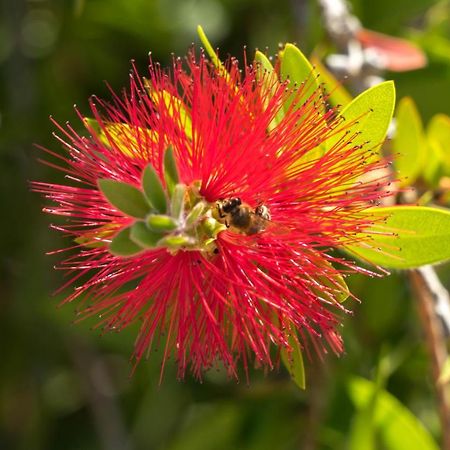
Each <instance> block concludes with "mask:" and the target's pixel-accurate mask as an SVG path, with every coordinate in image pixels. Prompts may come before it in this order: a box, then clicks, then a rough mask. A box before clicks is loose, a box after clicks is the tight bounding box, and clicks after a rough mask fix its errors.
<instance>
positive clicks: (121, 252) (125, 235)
mask: <svg viewBox="0 0 450 450" xmlns="http://www.w3.org/2000/svg"><path fill="white" fill-rule="evenodd" d="M130 231H131V229H130V227H127V228H124V229H123V230H121V231H119V233H117V234H116V235H115V236H114V238H113V240H112V241H111V244H109V251H110V253H112V254H113V255H116V256H133V255H135V254H137V253H139V252H141V251H142V248H141V247H140V246H139V245H137V244H136V243H135V242H133V241H132V240H131V239H130Z"/></svg>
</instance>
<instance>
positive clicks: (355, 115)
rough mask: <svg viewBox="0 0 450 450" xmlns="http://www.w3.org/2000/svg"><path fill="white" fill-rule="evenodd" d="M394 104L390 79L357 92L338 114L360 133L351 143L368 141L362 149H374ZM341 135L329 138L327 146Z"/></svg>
mask: <svg viewBox="0 0 450 450" xmlns="http://www.w3.org/2000/svg"><path fill="white" fill-rule="evenodd" d="M394 105H395V87H394V83H393V82H392V81H385V82H383V83H380V84H377V85H376V86H373V87H371V88H370V89H367V90H366V91H364V92H362V93H361V94H359V95H358V96H357V97H356V98H355V99H354V100H352V102H351V103H349V104H348V105H347V106H346V107H345V108H344V109H343V110H342V111H341V113H340V114H339V116H340V117H343V118H344V119H345V122H347V123H352V122H355V121H357V122H358V123H357V124H355V125H354V127H353V128H354V130H355V131H360V132H361V134H359V135H358V136H356V137H355V138H354V139H353V140H352V143H353V144H354V145H362V144H364V143H365V142H367V141H368V142H369V144H367V145H366V146H365V147H364V150H367V149H375V148H377V147H380V146H381V144H383V142H384V140H385V138H386V133H387V130H388V127H389V124H390V123H391V120H392V115H393V113H394ZM340 137H341V136H333V137H331V138H330V140H329V141H330V143H328V142H327V144H328V147H331V146H332V144H333V143H334V142H336V140H338V139H339V138H340Z"/></svg>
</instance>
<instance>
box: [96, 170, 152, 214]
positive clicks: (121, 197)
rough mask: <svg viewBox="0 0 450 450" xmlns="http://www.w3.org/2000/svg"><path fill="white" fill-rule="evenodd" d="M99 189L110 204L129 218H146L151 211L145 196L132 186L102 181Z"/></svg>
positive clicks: (106, 180) (108, 180)
mask: <svg viewBox="0 0 450 450" xmlns="http://www.w3.org/2000/svg"><path fill="white" fill-rule="evenodd" d="M98 187H99V189H100V191H101V192H102V194H103V195H104V196H105V197H106V199H107V200H108V202H109V203H111V205H113V206H114V207H115V208H117V209H118V210H119V211H121V212H123V213H124V214H126V215H127V216H131V217H137V218H144V217H145V216H146V215H147V214H148V213H149V211H150V205H149V204H148V202H147V200H146V199H145V197H144V194H143V193H142V192H141V191H140V190H139V189H138V188H136V187H134V186H132V185H131V184H128V183H124V182H122V181H116V180H110V179H102V180H98Z"/></svg>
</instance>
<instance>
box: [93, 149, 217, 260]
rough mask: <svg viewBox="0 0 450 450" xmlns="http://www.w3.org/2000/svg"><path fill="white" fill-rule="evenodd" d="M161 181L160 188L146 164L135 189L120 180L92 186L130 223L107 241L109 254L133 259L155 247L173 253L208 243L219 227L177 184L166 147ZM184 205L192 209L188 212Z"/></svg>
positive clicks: (204, 206) (204, 207)
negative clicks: (139, 186) (130, 219)
mask: <svg viewBox="0 0 450 450" xmlns="http://www.w3.org/2000/svg"><path fill="white" fill-rule="evenodd" d="M164 181H165V186H164V185H163V183H162V182H161V180H160V178H159V175H158V173H157V172H156V170H155V168H154V167H153V166H152V165H151V164H148V165H147V166H146V167H145V169H144V171H143V173H142V179H141V189H139V188H137V187H135V186H133V185H131V184H128V183H125V182H122V181H116V180H111V179H101V180H99V181H98V186H99V189H100V191H101V192H102V193H103V195H104V196H105V197H106V199H107V200H108V202H109V203H110V204H111V205H113V206H114V207H115V208H117V210H119V211H120V212H122V213H123V214H125V215H127V216H130V217H132V218H134V221H133V223H132V224H131V225H129V226H127V227H125V228H123V229H121V230H120V231H119V233H117V234H116V235H115V236H114V237H113V239H112V241H111V243H110V245H109V251H110V252H111V253H112V254H113V255H116V256H122V257H126V256H133V255H135V254H137V253H140V252H142V251H145V250H148V249H154V248H157V247H165V248H167V249H168V250H169V251H172V252H176V251H178V250H179V249H188V250H189V249H198V248H199V246H201V245H202V244H205V245H208V244H212V241H213V240H214V238H215V237H216V235H217V233H218V232H219V231H220V230H221V229H222V227H221V225H219V226H218V224H217V223H216V221H215V220H214V219H212V218H211V217H207V215H208V212H209V210H210V206H209V205H208V204H207V203H206V202H204V201H203V200H201V199H200V198H197V197H196V196H195V193H193V190H192V189H191V190H189V189H188V188H187V187H186V186H185V185H184V184H182V183H179V176H178V170H177V167H176V163H175V159H174V155H173V149H172V147H168V148H167V150H166V152H165V158H164ZM186 205H188V206H192V207H190V208H189V211H186ZM211 222H214V223H211Z"/></svg>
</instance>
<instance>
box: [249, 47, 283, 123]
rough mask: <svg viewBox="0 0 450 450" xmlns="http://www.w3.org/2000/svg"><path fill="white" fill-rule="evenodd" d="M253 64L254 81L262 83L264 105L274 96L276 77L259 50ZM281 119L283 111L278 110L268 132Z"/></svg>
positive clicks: (265, 57)
mask: <svg viewBox="0 0 450 450" xmlns="http://www.w3.org/2000/svg"><path fill="white" fill-rule="evenodd" d="M255 62H256V65H257V68H256V79H257V80H259V81H261V82H262V88H263V95H264V96H265V99H266V103H269V98H270V96H271V95H273V94H275V92H276V89H277V82H278V75H277V74H276V72H275V69H274V68H273V66H272V64H271V62H270V61H269V59H268V58H267V56H266V55H265V54H264V53H261V52H260V51H259V50H257V51H256V53H255ZM283 117H284V109H283V108H280V109H279V110H278V111H277V113H276V115H275V117H274V118H273V119H272V121H271V122H270V124H269V127H268V129H269V131H270V130H273V129H274V128H275V127H276V126H277V125H278V124H279V123H280V122H281V121H282V120H283Z"/></svg>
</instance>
